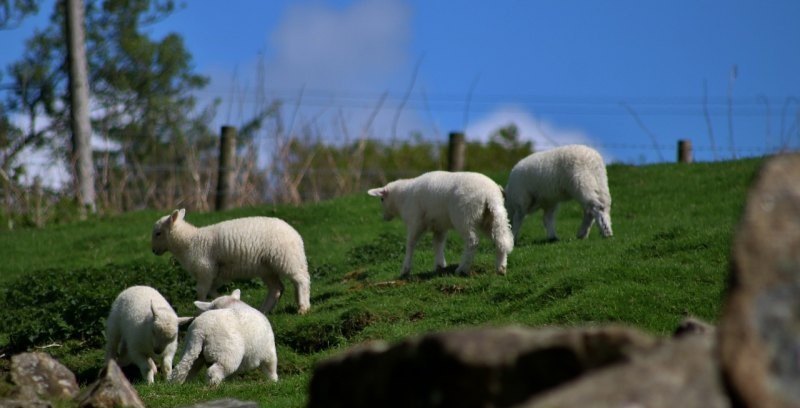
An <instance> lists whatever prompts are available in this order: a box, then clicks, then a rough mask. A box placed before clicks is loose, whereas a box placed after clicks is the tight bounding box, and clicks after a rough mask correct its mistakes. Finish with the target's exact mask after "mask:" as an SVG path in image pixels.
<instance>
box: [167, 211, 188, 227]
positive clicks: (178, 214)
mask: <svg viewBox="0 0 800 408" xmlns="http://www.w3.org/2000/svg"><path fill="white" fill-rule="evenodd" d="M185 216H186V209H185V208H181V209H180V210H175V211H173V212H172V215H170V217H169V219H170V221H172V223H173V224H174V223H175V222H177V221H183V217H185Z"/></svg>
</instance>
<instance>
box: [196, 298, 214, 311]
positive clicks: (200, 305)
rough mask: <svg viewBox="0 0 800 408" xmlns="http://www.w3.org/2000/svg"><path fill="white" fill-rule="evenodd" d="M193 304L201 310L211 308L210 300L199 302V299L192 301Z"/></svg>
mask: <svg viewBox="0 0 800 408" xmlns="http://www.w3.org/2000/svg"><path fill="white" fill-rule="evenodd" d="M194 305H195V306H197V308H198V309H200V310H202V311H204V312H205V311H206V310H211V302H201V301H199V300H195V301H194Z"/></svg>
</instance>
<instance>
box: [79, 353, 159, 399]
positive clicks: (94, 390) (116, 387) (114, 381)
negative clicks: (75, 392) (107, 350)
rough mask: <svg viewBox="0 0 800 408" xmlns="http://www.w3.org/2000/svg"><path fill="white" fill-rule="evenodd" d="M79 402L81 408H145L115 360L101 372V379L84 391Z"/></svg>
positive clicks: (109, 362) (110, 361)
mask: <svg viewBox="0 0 800 408" xmlns="http://www.w3.org/2000/svg"><path fill="white" fill-rule="evenodd" d="M77 400H78V406H80V407H93V408H105V407H109V408H110V407H134V408H136V407H140V408H144V403H142V400H141V399H140V398H139V393H137V392H136V389H134V388H133V386H132V385H131V383H130V382H129V381H128V379H127V378H125V374H123V372H122V370H120V368H119V366H118V365H117V363H116V362H115V361H114V360H109V361H108V363H107V364H106V366H105V368H103V371H101V372H100V379H98V380H97V381H95V382H94V383H92V384H91V385H89V386H88V387H87V388H86V389H84V390H83V392H81V395H80V396H79V397H78V399H77Z"/></svg>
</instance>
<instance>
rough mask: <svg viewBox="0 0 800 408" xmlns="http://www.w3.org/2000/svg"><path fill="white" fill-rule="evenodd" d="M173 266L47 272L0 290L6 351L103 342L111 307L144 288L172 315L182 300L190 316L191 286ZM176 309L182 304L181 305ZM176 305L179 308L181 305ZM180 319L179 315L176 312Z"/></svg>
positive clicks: (110, 266) (90, 344) (0, 316)
mask: <svg viewBox="0 0 800 408" xmlns="http://www.w3.org/2000/svg"><path fill="white" fill-rule="evenodd" d="M186 278H187V276H186V273H185V272H183V271H182V270H180V268H178V267H177V266H175V265H172V266H170V267H168V268H167V269H166V270H165V269H164V267H163V266H157V265H146V266H144V265H135V266H125V265H108V266H105V267H102V268H85V269H74V270H63V269H49V270H44V271H41V272H37V274H36V279H30V278H28V277H25V278H19V279H17V280H15V281H12V282H10V283H9V284H8V285H6V286H5V287H4V288H2V289H0V308H2V309H3V310H7V311H13V312H12V313H4V314H2V315H0V327H2V329H0V330H2V331H3V335H2V336H0V338H4V339H5V340H6V342H7V344H0V348H2V349H3V350H4V351H5V352H10V353H16V352H20V351H25V350H28V349H30V348H32V347H34V346H37V345H42V344H47V343H53V342H57V343H63V342H66V341H69V340H76V341H80V342H81V343H82V344H84V346H85V347H87V348H92V347H102V346H103V344H104V343H105V338H104V332H105V320H106V317H107V316H108V312H109V309H110V307H111V303H112V302H113V301H114V299H115V298H116V297H117V295H118V294H119V293H120V292H121V291H122V290H124V289H125V288H127V287H129V286H134V285H148V286H152V287H154V288H156V289H157V290H158V291H159V292H161V294H162V295H164V297H165V298H167V300H169V301H170V303H172V304H173V307H176V310H178V309H179V307H177V306H176V303H175V302H176V301H178V300H183V301H184V304H183V305H182V306H183V307H184V308H185V309H184V310H185V311H186V312H187V313H189V312H190V311H192V312H193V308H192V307H191V303H190V301H191V300H192V299H193V297H194V290H193V287H192V284H191V283H190V282H191V281H190V280H188V279H186ZM179 305H180V304H179ZM179 305H178V306H179ZM179 314H180V313H179Z"/></svg>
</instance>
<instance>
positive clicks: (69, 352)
mask: <svg viewBox="0 0 800 408" xmlns="http://www.w3.org/2000/svg"><path fill="white" fill-rule="evenodd" d="M759 164H760V160H740V161H733V162H720V163H696V164H692V165H676V164H663V165H652V166H642V167H633V166H622V165H612V166H610V167H609V181H610V187H611V193H612V196H613V200H614V204H613V207H612V219H613V227H614V234H615V236H614V237H613V238H611V239H601V238H600V236H599V233H598V232H597V230H596V229H594V230H593V231H592V234H591V235H590V237H589V238H588V239H587V240H582V241H581V240H578V239H576V238H575V237H574V236H575V232H576V231H577V228H578V225H579V223H580V219H581V212H580V209H579V207H578V206H577V205H576V204H575V203H570V204H567V205H563V206H562V208H561V210H560V212H559V216H558V218H557V227H558V232H559V236H560V237H561V241H559V242H556V243H548V242H546V241H545V240H544V236H545V233H544V228H543V227H542V226H541V213H537V214H534V215H533V216H531V217H528V219H527V220H526V222H525V225H524V228H523V233H522V234H523V235H522V240H521V242H520V243H519V245H517V247H516V248H515V249H514V252H513V253H512V254H511V255H510V257H509V267H508V270H509V273H508V275H507V276H497V275H495V274H494V273H493V272H492V269H493V264H494V251H493V248H492V247H491V245H490V243H489V241H488V239H485V238H482V241H481V246H480V250H479V253H478V256H477V257H476V260H475V263H474V266H473V272H474V274H473V276H470V277H461V276H455V275H452V273H451V274H443V275H439V274H436V273H434V272H433V270H432V269H433V268H432V267H433V253H432V250H431V239H430V236H428V237H426V238H425V239H423V240H422V242H421V243H420V244H419V246H418V249H417V251H416V254H415V259H414V270H413V277H412V279H410V280H408V281H398V280H396V278H397V276H398V275H399V272H400V265H401V263H402V258H403V253H404V226H403V224H402V223H401V222H400V221H393V222H389V223H387V222H383V221H382V219H381V212H380V205H379V203H378V201H377V200H376V199H375V198H373V197H369V196H367V194H366V193H365V194H361V195H357V196H350V197H344V198H341V199H337V200H332V201H328V202H323V203H320V204H313V205H311V204H309V205H304V206H300V207H283V206H277V207H274V206H261V207H254V208H246V209H237V210H233V211H228V212H223V213H208V214H199V213H191V212H189V213H187V220H188V221H189V222H192V223H194V224H195V225H207V224H210V223H213V222H216V221H220V220H223V219H229V218H233V217H241V216H249V215H268V216H275V217H280V218H283V219H285V220H286V221H288V222H289V223H290V224H292V225H293V226H295V228H296V229H297V230H298V231H299V232H300V234H301V235H302V236H303V237H304V240H305V243H306V252H307V255H308V259H309V265H310V269H311V273H312V299H311V303H312V311H311V313H310V314H309V315H306V316H298V315H297V314H296V313H295V311H296V305H295V303H294V299H293V293H292V290H291V289H290V286H287V293H285V294H284V297H283V299H282V300H281V302H280V303H279V304H278V307H277V308H276V310H275V311H274V312H273V313H272V314H271V315H270V316H269V318H270V321H271V322H272V325H273V329H274V330H275V333H276V340H277V343H278V359H279V367H278V370H279V375H280V377H281V379H280V381H279V382H278V383H277V384H273V383H269V382H268V381H266V380H265V379H264V378H262V377H261V375H260V374H259V373H257V372H254V373H250V374H246V375H243V376H239V377H234V378H231V379H229V380H227V381H226V382H224V383H223V384H222V385H221V386H220V387H218V388H209V387H207V386H206V385H205V383H204V376H200V377H198V378H197V379H195V380H194V381H190V382H188V383H187V384H184V385H173V384H168V383H165V382H163V381H157V382H156V384H154V385H147V384H145V383H142V382H141V381H139V380H136V382H135V385H136V389H137V390H138V391H139V393H140V395H141V397H142V399H143V400H144V402H145V404H146V405H147V406H149V407H173V406H180V405H186V404H191V403H194V402H199V401H204V400H210V399H217V398H223V397H233V398H238V399H242V400H255V401H259V402H260V404H261V405H267V404H268V405H269V406H275V407H298V406H303V405H304V403H305V401H306V389H307V384H308V381H309V379H310V377H311V374H312V371H313V367H314V364H315V362H316V361H318V360H320V359H323V358H325V357H328V356H331V355H333V354H336V353H338V352H341V351H343V350H345V349H347V348H348V347H350V346H352V345H354V344H357V343H359V342H362V341H365V340H369V339H385V340H389V341H396V340H399V339H402V338H405V337H407V336H411V335H416V334H420V333H425V332H429V331H438V330H446V329H452V328H457V327H464V326H475V325H507V324H514V325H524V326H530V327H539V326H545V325H565V326H570V325H578V324H602V323H607V322H618V323H623V324H627V325H630V326H634V327H637V328H640V329H642V330H644V331H647V332H650V333H653V334H656V335H666V334H668V333H669V332H670V331H672V330H673V329H674V328H675V326H676V325H677V324H678V322H679V321H680V320H681V319H682V318H683V317H684V316H685V315H694V316H698V317H700V318H702V319H706V320H709V321H715V320H716V317H717V315H718V313H719V311H720V306H721V300H722V296H723V294H724V289H725V282H726V275H727V268H728V255H729V250H730V249H729V247H730V242H731V239H732V234H733V231H734V228H735V226H736V222H737V220H738V217H739V214H740V211H741V209H742V206H743V204H744V198H745V194H746V190H747V186H748V185H749V182H750V180H751V179H752V178H753V176H754V174H755V172H756V170H757V168H758V165H759ZM495 180H497V181H498V182H499V183H501V184H504V183H505V175H497V177H495ZM161 215H163V214H161V213H159V212H154V211H141V212H135V213H128V214H123V215H120V216H114V217H108V218H102V219H96V220H90V221H87V222H83V223H78V224H69V225H60V226H55V227H51V228H46V229H43V230H36V229H27V230H18V231H13V232H7V231H6V232H0V260H2V261H1V262H0V303H3V304H2V305H0V307H2V309H3V310H4V312H3V314H2V316H0V354H2V359H3V361H2V362H0V369H1V368H2V367H5V366H7V364H8V360H7V359H8V358H9V357H10V355H11V354H13V353H14V352H18V351H19V350H24V349H34V348H42V347H44V349H43V350H44V351H47V352H49V353H51V354H53V355H54V356H56V357H57V358H59V359H60V360H61V361H62V362H63V363H64V364H66V365H67V366H68V367H69V368H70V369H72V370H73V371H74V372H76V373H77V375H78V377H79V380H80V381H81V382H82V383H84V384H86V383H89V382H92V381H93V380H94V379H95V377H96V375H97V372H98V370H99V369H100V368H101V366H102V364H103V361H102V359H103V352H102V350H101V348H102V344H103V341H104V340H103V334H102V332H103V327H104V324H105V322H104V319H105V315H106V314H107V313H108V307H109V305H110V303H111V301H112V300H113V299H114V297H115V296H116V294H117V293H118V292H119V291H121V290H122V289H124V288H125V287H126V286H128V285H132V284H149V285H151V286H154V287H156V288H157V289H159V290H160V291H162V293H164V294H165V296H166V297H167V298H168V299H169V300H170V301H171V302H172V303H173V305H175V307H176V309H177V311H178V313H179V314H181V315H188V314H194V309H193V308H194V306H193V305H192V303H191V301H192V300H193V299H192V296H193V282H192V280H191V279H190V278H189V276H188V275H187V274H186V273H185V272H184V271H183V270H182V269H181V268H180V267H179V266H177V265H175V264H174V262H172V261H171V259H170V257H169V255H165V256H162V257H156V256H155V255H153V254H152V252H151V251H150V231H151V228H152V225H153V222H154V221H155V220H156V219H157V218H158V217H159V216H161ZM460 252H461V242H460V240H459V239H458V237H457V236H456V235H455V234H453V233H451V234H450V235H449V236H448V245H447V259H448V261H449V262H450V263H451V265H452V264H455V263H456V262H457V261H458V259H459V257H460ZM449 270H450V271H451V272H452V270H453V269H452V268H450V269H449ZM234 287H240V288H241V289H242V292H243V298H244V300H246V301H247V302H248V303H250V304H252V305H259V304H260V302H261V300H262V299H263V297H264V295H265V293H266V290H265V288H264V287H263V286H262V285H261V284H260V283H259V282H241V283H238V284H235V285H231V286H230V288H234ZM178 355H180V352H179V354H178Z"/></svg>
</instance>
